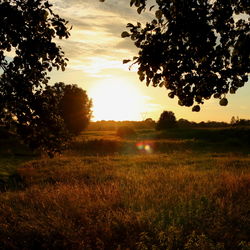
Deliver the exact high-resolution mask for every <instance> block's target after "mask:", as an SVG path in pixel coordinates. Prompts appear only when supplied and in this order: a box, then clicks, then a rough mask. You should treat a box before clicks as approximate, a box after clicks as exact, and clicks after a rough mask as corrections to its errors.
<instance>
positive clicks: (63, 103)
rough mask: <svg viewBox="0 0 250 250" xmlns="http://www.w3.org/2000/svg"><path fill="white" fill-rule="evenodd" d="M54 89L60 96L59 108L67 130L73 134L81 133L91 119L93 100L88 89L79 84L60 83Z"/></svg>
mask: <svg viewBox="0 0 250 250" xmlns="http://www.w3.org/2000/svg"><path fill="white" fill-rule="evenodd" d="M53 89H55V92H56V93H58V94H59V96H60V101H59V107H58V109H59V112H60V115H61V116H62V118H63V120H64V123H65V126H66V128H67V130H68V131H69V132H70V133H71V134H73V135H79V134H80V133H81V132H82V131H83V130H84V129H85V128H86V127H87V125H88V123H89V121H90V118H91V115H92V111H91V107H92V101H91V100H90V99H89V98H88V95H87V93H86V91H85V90H83V89H81V88H79V87H78V86H77V85H65V84H64V83H58V84H56V85H55V86H54V87H53ZM58 90H59V91H58ZM60 90H62V91H60ZM61 94H63V95H62V96H61Z"/></svg>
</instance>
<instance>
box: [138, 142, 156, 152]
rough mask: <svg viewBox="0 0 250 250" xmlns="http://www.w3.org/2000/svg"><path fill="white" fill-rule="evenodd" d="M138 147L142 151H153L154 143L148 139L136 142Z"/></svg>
mask: <svg viewBox="0 0 250 250" xmlns="http://www.w3.org/2000/svg"><path fill="white" fill-rule="evenodd" d="M136 147H137V149H138V150H139V151H140V152H142V153H147V154H151V153H153V148H154V147H153V143H152V142H148V141H140V142H137V143H136Z"/></svg>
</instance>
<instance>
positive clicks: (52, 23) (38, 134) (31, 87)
mask: <svg viewBox="0 0 250 250" xmlns="http://www.w3.org/2000/svg"><path fill="white" fill-rule="evenodd" d="M51 7H52V5H51V4H49V2H48V1H45V0H36V1H30V0H18V1H14V0H0V23H1V25H0V68H1V76H0V119H1V122H2V123H3V124H5V125H6V126H7V127H9V126H12V127H14V128H16V131H17V132H18V133H19V134H20V135H21V137H23V138H25V140H26V141H27V142H28V143H29V144H30V145H33V146H34V147H35V146H36V144H41V142H42V141H44V142H43V143H42V144H43V145H45V141H47V142H46V143H48V144H47V146H46V148H47V150H49V148H51V151H55V150H56V147H57V146H58V147H59V145H60V143H61V144H63V138H64V136H62V134H64V128H63V126H61V124H62V120H61V119H60V117H58V112H57V110H56V109H55V108H54V107H53V104H55V103H57V101H58V100H56V99H55V98H54V97H53V95H49V92H48V91H47V92H46V91H45V92H44V89H45V88H46V86H47V83H48V81H49V77H48V75H47V74H48V72H49V71H51V70H52V69H53V68H56V69H57V70H59V69H62V71H64V70H65V67H66V65H67V58H65V56H64V52H63V51H62V49H61V48H60V47H59V46H57V45H56V44H55V43H54V41H53V40H54V39H55V38H60V39H61V38H68V37H69V30H68V28H67V27H66V25H67V22H66V21H65V20H64V19H62V18H60V17H59V16H58V15H57V14H54V12H53V11H52V9H51ZM9 52H11V54H8V53H9ZM7 57H8V58H7ZM45 93H47V94H48V95H47V96H46V95H45ZM45 112H48V113H47V114H45ZM54 113H55V115H54ZM29 133H30V134H29ZM46 133H47V134H46ZM52 134H53V135H55V136H56V138H58V140H55V138H54V137H53V136H52V137H51V138H50V137H49V136H50V135H52ZM47 136H48V137H47ZM60 136H61V137H60ZM59 137H60V139H59ZM66 137H67V136H66ZM36 138H39V139H38V141H37V142H35V140H36ZM49 138H50V139H49ZM56 145H57V146H56ZM33 146H32V147H33Z"/></svg>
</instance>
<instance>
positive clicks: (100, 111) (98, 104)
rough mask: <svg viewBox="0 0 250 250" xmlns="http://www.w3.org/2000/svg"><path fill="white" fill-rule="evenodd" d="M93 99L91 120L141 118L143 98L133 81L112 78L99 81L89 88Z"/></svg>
mask: <svg viewBox="0 0 250 250" xmlns="http://www.w3.org/2000/svg"><path fill="white" fill-rule="evenodd" d="M89 96H90V97H91V98H92V100H93V120H95V121H97V120H114V121H125V120H130V121H133V120H134V121H135V120H141V119H142V117H141V114H142V112H143V109H144V108H145V98H144V97H143V96H142V95H141V94H140V92H139V90H138V89H137V87H136V86H135V85H133V83H130V82H126V81H125V80H122V79H118V78H112V79H105V80H103V81H99V82H98V83H97V84H96V86H95V87H94V88H92V89H90V90H89Z"/></svg>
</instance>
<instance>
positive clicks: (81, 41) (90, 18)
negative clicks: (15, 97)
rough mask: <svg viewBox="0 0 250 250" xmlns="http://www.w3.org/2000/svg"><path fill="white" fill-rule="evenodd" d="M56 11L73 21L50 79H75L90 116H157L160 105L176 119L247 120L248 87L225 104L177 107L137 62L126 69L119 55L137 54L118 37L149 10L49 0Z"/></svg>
mask: <svg viewBox="0 0 250 250" xmlns="http://www.w3.org/2000/svg"><path fill="white" fill-rule="evenodd" d="M51 2H52V3H53V5H54V7H53V9H54V11H55V13H57V14H59V15H60V16H61V17H62V18H65V19H66V20H68V21H69V24H70V25H72V26H73V29H72V30H71V37H70V38H69V39H67V40H62V41H61V40H59V41H58V43H60V45H61V47H62V48H63V50H64V51H65V53H66V57H68V58H69V60H70V61H69V64H68V68H67V70H66V71H65V72H60V71H58V72H53V73H52V75H51V77H52V83H54V82H58V81H62V82H65V83H67V84H77V85H78V86H79V87H81V88H83V89H85V90H86V91H87V93H88V95H89V96H90V97H91V98H93V102H94V107H93V110H94V117H93V120H142V119H145V118H148V117H151V118H153V119H155V120H157V119H158V118H159V116H160V114H161V112H162V111H163V110H171V111H173V112H174V113H175V115H176V118H177V119H180V118H185V119H188V120H191V121H208V120H213V121H226V122H229V121H230V119H231V117H232V116H239V117H240V118H245V119H250V109H249V108H248V106H249V103H250V100H249V98H250V86H249V82H248V84H247V85H248V86H245V87H243V88H241V89H239V90H238V92H237V94H236V95H228V96H227V98H228V100H229V104H228V106H227V107H221V106H219V104H218V99H211V100H210V101H207V102H205V104H204V105H203V106H202V107H201V111H200V112H198V113H195V112H192V111H191V108H185V107H180V106H179V105H178V104H177V99H176V98H175V99H174V100H172V99H169V98H168V96H167V94H168V91H166V90H165V89H164V88H154V87H152V86H151V87H146V84H145V83H144V82H140V81H139V79H138V77H137V73H136V67H134V69H132V70H131V71H129V69H128V67H129V65H128V64H125V65H124V64H122V60H123V59H129V58H132V57H133V56H136V54H137V49H136V48H135V46H134V45H133V43H132V41H131V40H130V39H129V38H126V39H123V38H121V32H122V31H124V30H126V29H125V26H126V24H127V23H128V22H132V23H133V22H136V21H141V22H145V21H146V20H147V19H148V20H150V14H148V13H146V14H144V15H141V16H139V15H138V14H137V12H136V9H135V8H130V7H129V0H106V1H105V2H104V3H101V2H99V0H70V1H68V0H53V1H51Z"/></svg>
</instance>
